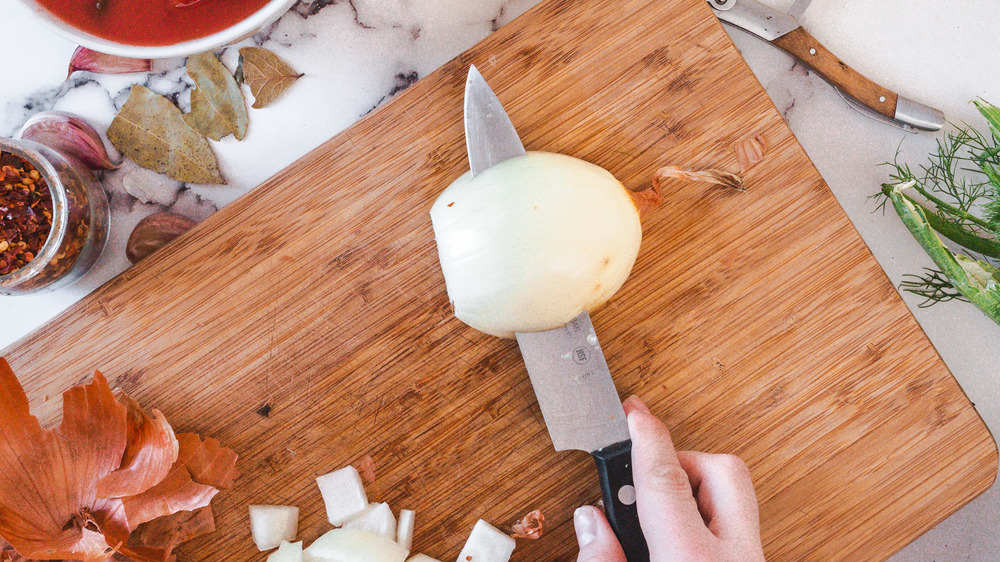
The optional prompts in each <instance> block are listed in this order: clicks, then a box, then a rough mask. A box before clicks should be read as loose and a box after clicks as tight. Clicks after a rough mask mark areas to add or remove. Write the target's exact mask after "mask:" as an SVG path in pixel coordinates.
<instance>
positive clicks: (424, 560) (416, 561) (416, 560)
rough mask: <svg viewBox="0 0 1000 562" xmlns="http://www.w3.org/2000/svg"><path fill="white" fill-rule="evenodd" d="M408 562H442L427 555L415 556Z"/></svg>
mask: <svg viewBox="0 0 1000 562" xmlns="http://www.w3.org/2000/svg"><path fill="white" fill-rule="evenodd" d="M406 562H441V561H440V560H438V559H437V558H431V557H430V556H427V555H426V554H414V555H413V556H411V557H410V559H409V560H407V561H406Z"/></svg>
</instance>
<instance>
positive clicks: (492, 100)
mask: <svg viewBox="0 0 1000 562" xmlns="http://www.w3.org/2000/svg"><path fill="white" fill-rule="evenodd" d="M465 150H466V152H468V154H469V169H470V170H471V171H472V175H473V176H475V175H476V174H478V173H479V172H482V171H483V170H485V169H487V168H489V167H490V166H492V165H494V164H499V163H500V162H503V161H504V160H508V159H510V158H515V157H517V156H524V155H525V150H524V144H522V143H521V137H520V136H519V135H518V134H517V129H515V128H514V124H513V123H511V121H510V117H509V116H508V115H507V112H506V111H504V108H503V105H502V104H501V103H500V100H499V99H498V98H497V95H496V94H494V93H493V89H492V88H490V85H489V84H487V83H486V79H485V78H483V75H482V74H480V73H479V69H477V68H476V66H475V65H472V66H470V67H469V77H468V78H467V79H466V80H465Z"/></svg>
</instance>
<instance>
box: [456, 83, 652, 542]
mask: <svg viewBox="0 0 1000 562" xmlns="http://www.w3.org/2000/svg"><path fill="white" fill-rule="evenodd" d="M465 144H466V149H467V151H468V154H469V168H470V170H471V172H472V174H473V175H475V174H478V173H480V172H482V171H483V170H486V169H488V168H489V167H490V166H493V165H495V164H499V163H500V162H503V161H505V160H508V159H510V158H516V157H518V156H521V155H524V154H525V150H524V144H523V143H522V142H521V138H520V136H519V135H518V134H517V129H515V128H514V124H513V123H512V122H511V120H510V117H509V116H508V115H507V112H506V111H504V108H503V105H502V104H501V103H500V100H499V99H498V98H497V96H496V94H494V93H493V89H492V88H490V86H489V84H487V83H486V80H485V79H484V78H483V76H482V74H480V73H479V70H478V69H476V67H475V66H472V67H470V68H469V76H468V78H467V79H466V83H465ZM515 335H516V337H517V344H518V347H519V348H520V350H521V356H522V357H523V358H524V364H525V367H527V370H528V376H529V378H530V379H531V385H532V387H533V388H534V389H535V397H536V398H537V400H538V405H539V407H540V408H541V410H542V417H543V418H544V419H545V426H546V427H547V428H548V430H549V435H550V436H551V438H552V443H553V445H554V446H555V449H556V450H557V451H564V450H569V449H578V450H581V451H586V452H588V453H591V454H592V455H593V457H594V461H595V463H596V464H597V472H598V477H599V479H600V483H601V496H602V498H603V499H604V512H605V513H606V514H607V517H608V522H609V523H610V524H611V528H612V529H614V531H615V534H616V535H617V536H618V541H619V542H620V543H621V545H622V549H623V550H624V551H625V556H626V558H627V559H628V562H648V560H649V550H648V548H647V546H646V539H645V537H644V536H643V534H642V528H641V527H640V525H639V513H638V510H637V509H636V505H635V487H634V486H633V480H632V441H631V440H630V439H629V434H628V422H627V420H626V419H625V410H624V409H623V408H622V403H621V400H620V399H619V398H618V391H617V389H615V383H614V380H613V379H612V378H611V371H610V370H609V369H608V363H607V361H606V360H605V359H604V353H603V352H602V351H601V345H600V343H599V342H598V341H597V333H596V332H595V331H594V325H593V323H592V322H591V320H590V315H589V314H588V313H587V311H586V310H584V311H583V312H581V313H580V315H579V316H577V317H576V318H574V319H573V320H571V321H570V322H569V323H567V324H566V325H565V326H562V327H560V328H556V329H554V330H547V331H544V332H533V333H517V334H515Z"/></svg>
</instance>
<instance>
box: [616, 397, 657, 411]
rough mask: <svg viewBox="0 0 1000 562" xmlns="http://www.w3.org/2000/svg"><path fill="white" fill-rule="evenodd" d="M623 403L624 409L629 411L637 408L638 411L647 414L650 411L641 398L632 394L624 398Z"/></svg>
mask: <svg viewBox="0 0 1000 562" xmlns="http://www.w3.org/2000/svg"><path fill="white" fill-rule="evenodd" d="M623 405H624V406H625V409H626V410H629V411H631V410H637V411H639V412H645V413H647V414H649V413H651V412H650V411H649V408H648V407H646V405H645V404H644V403H643V402H642V400H640V399H639V397H638V396H636V395H634V394H633V395H632V396H629V397H628V398H626V399H625V402H624V404H623Z"/></svg>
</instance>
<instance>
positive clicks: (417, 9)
mask: <svg viewBox="0 0 1000 562" xmlns="http://www.w3.org/2000/svg"><path fill="white" fill-rule="evenodd" d="M769 1H770V2H772V5H774V6H775V7H777V8H782V9H784V8H787V7H788V5H790V4H791V0H769ZM536 2H537V0H509V1H507V2H504V1H503V0H436V1H435V0H354V1H353V2H351V1H345V0H313V1H311V2H310V1H306V0H303V2H301V3H300V4H299V5H297V6H296V7H295V8H294V9H293V10H292V11H291V12H289V13H288V14H287V15H286V16H285V17H283V18H282V19H281V20H279V21H278V22H277V23H276V24H275V25H274V26H272V27H271V28H269V29H267V30H265V32H262V33H261V34H259V35H258V36H256V37H255V38H253V39H250V40H247V41H246V42H244V43H243V44H240V45H237V46H236V47H239V46H243V45H244V44H251V43H253V42H257V43H258V44H262V45H263V46H265V47H268V48H270V49H272V50H274V51H275V52H277V53H278V54H280V55H281V56H282V57H284V58H285V59H286V60H287V61H289V62H290V63H291V64H292V65H293V66H294V67H296V68H297V69H298V70H299V71H301V72H304V73H305V74H306V76H305V77H304V78H302V79H301V80H300V81H299V82H298V83H296V84H295V85H294V86H293V88H292V90H290V91H289V92H288V93H287V94H286V96H285V97H284V98H283V99H281V100H280V101H279V102H277V103H276V104H275V105H273V106H272V107H269V108H266V109H262V110H251V114H250V130H249V133H248V135H247V137H246V139H245V140H244V141H243V142H240V143H237V142H235V141H234V140H232V138H231V137H230V138H229V139H227V140H224V141H222V142H220V143H213V147H214V148H215V150H216V153H217V154H218V156H219V160H220V163H221V166H222V170H223V173H224V174H225V175H226V177H227V178H228V179H229V182H230V185H229V186H227V187H215V186H196V185H180V184H178V183H176V182H170V181H163V180H161V179H158V178H156V177H154V176H153V175H151V174H146V173H145V172H143V171H136V170H135V168H134V167H126V168H124V169H123V170H121V171H118V172H115V173H113V174H108V175H107V176H106V177H105V180H104V183H105V186H106V189H107V190H108V191H109V193H110V195H111V199H112V206H113V214H114V220H113V227H112V235H111V239H110V241H109V246H108V249H107V250H106V251H105V254H104V256H103V257H102V259H101V262H100V263H99V265H98V267H97V268H95V270H94V271H92V272H91V273H90V274H89V275H88V276H87V277H86V278H84V279H83V280H82V281H81V282H79V283H77V284H76V285H74V286H72V287H70V288H67V289H64V290H62V291H59V292H56V293H49V294H42V295H38V296H26V297H0V348H3V347H5V346H7V345H9V344H10V343H12V342H14V341H16V340H17V339H18V338H20V337H22V336H24V335H25V334H27V333H28V332H30V331H31V330H33V329H34V328H36V327H38V326H39V325H41V324H42V323H44V322H45V321H47V320H48V319H50V318H52V317H53V316H55V315H56V314H58V313H59V312H60V311H62V310H64V309H65V308H66V307H67V306H69V305H70V304H72V303H73V302H75V301H76V300H78V299H80V298H81V297H82V296H84V295H85V294H87V293H88V292H90V291H92V290H93V289H94V288H96V287H98V286H99V285H101V284H102V283H104V282H105V281H107V280H108V279H110V278H111V277H113V276H114V275H116V274H117V273H119V272H121V271H122V270H123V269H125V268H126V267H127V266H128V262H127V261H126V260H125V257H124V244H125V239H126V238H127V236H128V234H129V232H131V229H132V227H133V226H134V225H135V223H136V222H138V220H139V219H140V218H142V217H143V216H145V215H147V214H150V213H153V212H156V211H159V210H162V209H164V208H167V209H171V210H174V211H177V212H180V213H182V214H186V215H189V216H192V217H193V218H196V219H201V218H204V217H205V216H207V215H209V214H211V213H212V212H214V211H215V210H216V209H217V208H218V207H221V206H223V205H225V204H227V203H229V202H231V201H232V200H233V199H235V198H237V197H239V196H240V195H242V194H243V193H245V192H247V191H248V190H250V189H252V188H253V187H254V186H255V185H257V184H258V183H260V182H261V181H263V180H264V179H266V178H267V177H269V176H270V175H272V174H273V173H275V172H277V171H278V170H280V169H282V168H283V167H285V166H286V165H288V164H289V163H291V162H292V161H294V160H295V159H297V158H298V157H300V156H302V155H303V154H305V153H306V152H307V151H308V150H310V149H312V148H314V147H315V146H317V145H318V144H320V143H321V142H323V141H324V140H326V139H327V138H329V137H330V136H332V135H334V134H335V133H337V132H339V131H340V130H342V129H344V128H345V127H347V126H348V125H350V124H351V123H353V122H354V121H356V120H357V119H358V118H359V117H361V116H362V115H364V114H365V113H366V112H367V111H368V110H370V109H371V108H373V107H374V106H376V105H377V104H378V103H381V102H382V101H384V100H385V99H387V98H389V97H391V95H392V94H393V93H394V92H397V91H399V89H400V88H402V87H405V86H406V85H407V84H409V83H410V82H412V81H413V80H414V79H416V78H419V77H421V76H424V75H426V74H428V73H429V72H431V71H432V70H434V69H435V68H437V67H438V66H439V65H441V64H442V63H444V62H445V61H447V60H449V59H450V58H452V57H453V56H455V55H456V54H458V53H459V52H461V51H462V50H464V49H465V48H467V47H469V46H471V45H473V44H474V43H475V42H477V41H478V40H480V39H482V38H483V37H485V36H486V35H488V34H489V33H490V31H491V30H492V29H495V28H496V27H497V26H500V25H503V24H504V23H506V22H508V21H510V20H511V19H513V18H514V17H516V16H517V15H519V14H520V13H522V12H523V11H524V10H526V9H528V8H530V7H531V6H532V5H534V4H535V3H536ZM802 20H803V22H804V24H805V26H806V28H807V29H809V30H810V31H811V32H812V34H813V35H814V36H816V37H817V38H818V39H819V40H820V41H822V42H823V43H824V44H825V45H826V46H827V47H828V48H829V49H830V50H831V51H833V52H834V53H836V54H837V55H838V56H840V57H841V58H842V59H844V60H845V61H847V62H848V63H849V64H851V65H852V66H854V67H855V68H856V69H858V70H859V71H861V72H862V73H863V74H865V75H867V76H868V77H870V78H872V79H874V80H876V81H878V82H880V83H882V84H883V85H885V86H887V87H889V88H891V89H894V90H895V91H898V92H900V93H901V94H903V95H905V96H908V97H910V98H913V99H915V100H918V101H921V102H924V103H927V104H930V105H934V106H936V107H939V108H941V109H943V110H944V111H945V113H946V114H947V116H948V118H949V119H950V120H952V121H955V122H960V121H968V122H970V123H976V124H977V125H979V124H980V123H981V122H979V121H978V119H977V114H976V113H975V110H974V109H973V107H972V106H971V104H969V103H968V102H969V100H972V99H974V98H976V97H983V98H985V99H987V100H991V101H993V102H994V103H1000V57H998V56H997V53H1000V32H998V31H997V29H998V28H997V24H998V22H1000V3H997V2H985V1H982V0H980V1H972V0H956V1H953V2H938V1H935V0H883V1H882V2H869V1H867V0H816V1H815V2H814V4H813V5H812V6H811V7H810V8H809V10H808V11H807V12H806V14H805V16H804V17H803V18H802ZM0 21H2V22H4V24H5V25H4V26H3V27H4V32H3V34H0V52H3V53H5V56H3V57H0V75H2V76H4V77H5V78H4V79H3V80H0V108H2V112H0V136H10V135H11V134H13V133H14V132H15V131H16V130H17V128H18V127H19V126H20V125H21V123H22V122H23V121H24V120H25V119H26V118H27V117H28V116H29V115H31V114H32V113H35V112H37V111H41V110H44V109H61V110H66V111H72V112H75V113H78V114H80V115H83V116H84V117H86V118H88V119H89V120H90V121H91V122H92V123H94V124H95V126H96V127H97V128H98V129H99V130H103V129H105V128H106V127H107V125H108V124H109V123H110V122H111V119H112V117H113V114H114V111H115V110H116V109H117V108H119V107H120V106H121V104H122V103H123V102H124V100H125V97H126V95H127V89H128V87H129V86H130V85H131V84H132V83H133V82H137V81H138V82H141V83H144V84H146V85H147V86H149V87H151V88H152V89H154V90H156V91H158V92H160V93H163V94H176V99H177V100H178V103H179V104H180V105H181V106H182V107H184V108H186V104H187V97H188V95H189V87H190V80H189V79H188V78H187V77H186V76H185V75H184V72H183V70H182V68H181V65H182V62H183V61H179V60H178V61H161V62H159V63H158V64H157V69H158V72H156V73H154V74H152V75H149V76H146V75H129V76H97V75H91V74H88V73H77V74H75V75H74V76H73V77H71V78H70V79H69V80H66V79H65V72H66V65H67V62H68V60H69V56H70V53H71V52H72V50H73V48H74V45H72V44H70V43H69V42H67V41H65V40H63V39H61V38H59V37H57V36H55V35H53V34H52V33H50V32H49V31H48V30H47V29H44V28H42V27H40V26H39V25H38V24H36V23H34V22H33V21H31V19H30V18H29V17H27V13H26V12H25V11H24V10H23V9H22V8H21V7H20V6H18V5H16V2H15V0H0ZM729 31H730V35H731V36H732V37H733V40H734V41H735V43H736V45H737V46H738V47H739V49H740V50H741V52H742V53H743V55H744V56H745V58H746V59H747V61H748V63H749V64H750V67H751V68H752V69H753V71H754V72H755V73H756V75H757V77H758V78H759V79H760V81H761V83H762V84H763V85H764V86H765V88H766V89H767V91H768V94H769V95H770V96H771V98H772V99H773V100H774V102H775V104H776V105H777V107H778V108H779V110H781V112H782V114H783V115H784V116H785V118H786V119H787V120H788V122H789V124H790V126H791V128H792V130H793V131H794V132H795V135H796V136H797V137H798V139H799V141H800V142H801V143H802V145H803V146H804V147H805V149H806V152H807V153H808V154H809V156H810V157H811V158H812V160H813V162H814V163H815V164H816V166H817V167H818V168H819V170H820V172H821V173H822V174H823V177H824V178H825V179H826V181H827V183H828V184H829V185H830V187H831V188H832V189H833V191H834V193H835V194H836V196H837V198H838V200H839V201H840V203H841V205H843V207H844V208H845V210H846V211H847V213H848V215H849V216H850V218H851V220H852V221H853V222H854V224H855V226H856V227H857V229H858V231H859V232H860V233H861V235H862V236H863V237H864V239H865V241H866V242H867V243H868V245H869V247H870V248H871V250H872V252H873V253H874V254H875V257H876V258H877V259H878V261H879V263H880V264H881V265H882V267H883V268H884V269H885V271H886V273H887V274H888V275H889V277H890V278H891V279H892V281H893V282H894V283H898V282H899V281H900V279H901V277H902V275H903V274H905V273H907V272H918V271H919V270H920V269H921V268H922V267H924V266H928V265H930V264H931V262H930V261H929V259H928V258H927V257H926V256H925V255H924V254H923V252H922V250H921V249H920V248H919V246H918V245H917V244H916V242H914V241H913V240H912V238H910V236H909V235H908V233H907V232H906V231H905V229H904V228H903V226H902V225H901V224H900V222H899V220H898V219H897V218H896V217H895V216H894V215H892V214H891V213H890V214H889V215H885V216H883V215H882V214H881V213H874V212H873V210H874V206H873V205H872V204H871V203H870V202H868V201H866V198H867V196H868V195H870V194H872V193H874V192H876V191H877V189H878V185H879V183H881V182H882V181H884V180H885V178H886V170H885V169H880V168H879V167H878V166H877V165H878V164H879V163H881V162H885V161H887V160H890V159H892V157H893V154H894V153H895V151H896V148H897V147H900V150H901V157H902V158H903V159H906V160H908V161H911V162H914V163H919V162H922V161H923V158H924V156H925V155H926V154H927V152H928V151H929V150H930V149H931V148H933V146H934V142H935V136H934V135H932V134H926V133H924V134H920V135H909V134H906V133H903V132H902V131H899V130H898V129H894V128H891V127H888V126H885V125H882V124H879V123H876V122H874V121H872V120H869V119H867V118H865V117H863V116H861V115H859V114H857V113H855V112H854V111H853V110H851V109H849V108H848V107H847V106H846V105H845V104H844V102H843V101H842V100H841V99H840V98H839V96H838V95H837V94H836V93H835V92H834V91H833V90H832V89H831V88H830V87H829V86H828V85H827V84H825V83H824V82H823V81H822V80H820V79H818V78H817V77H816V76H814V75H812V74H811V73H809V72H806V71H805V69H803V68H802V67H801V66H800V65H796V64H794V62H793V61H792V60H791V59H790V58H789V57H787V56H786V55H784V54H783V53H781V52H780V51H778V50H776V49H774V48H772V47H770V46H768V45H765V44H763V43H761V42H759V41H758V40H757V39H754V38H752V37H750V36H748V35H747V34H745V33H743V32H741V31H738V30H732V29H730V30H729ZM235 51H236V49H235V48H229V49H227V50H226V51H225V52H224V53H223V55H222V60H223V62H225V63H226V64H228V65H229V66H230V67H231V68H232V67H234V66H235V59H236V52H235ZM126 177H128V178H130V179H129V180H127V181H124V183H125V184H128V185H129V186H134V185H141V186H142V187H143V190H144V191H145V193H140V192H139V191H137V190H136V189H135V188H134V187H130V188H129V189H130V190H131V191H132V192H133V193H132V194H130V193H128V192H127V191H126V189H125V187H124V185H123V180H124V179H125V178H126ZM135 195H139V196H140V197H142V198H143V199H151V200H150V201H140V200H139V199H137V198H136V196H135ZM904 299H905V300H906V302H907V304H908V305H910V307H911V309H912V310H913V311H914V314H915V315H916V317H917V319H918V320H919V321H920V324H921V326H922V327H923V328H924V330H925V331H926V332H927V334H928V336H929V337H930V338H931V341H932V342H933V343H934V345H935V346H936V347H937V349H938V351H939V352H940V354H941V356H942V357H943V358H944V360H945V362H946V363H947V364H948V366H949V367H950V368H951V370H952V372H953V373H954V375H955V377H956V378H957V379H958V381H959V382H960V383H961V385H962V387H963V388H964V389H965V391H966V392H967V393H968V395H969V396H970V398H971V399H972V401H973V402H974V403H976V405H977V407H978V409H979V411H980V413H981V414H982V416H983V418H984V419H985V420H986V423H987V424H988V425H989V426H990V427H991V428H992V429H993V431H994V433H996V432H998V431H1000V376H998V375H1000V327H998V326H997V325H995V324H993V323H991V322H990V321H989V320H988V319H987V318H986V317H985V316H984V315H982V314H980V313H979V312H978V310H976V309H975V308H974V307H973V306H971V305H969V304H965V303H957V302H952V303H947V304H943V305H938V306H935V307H932V308H929V309H918V308H917V306H916V305H917V303H918V302H919V299H917V298H914V297H912V296H911V295H904ZM998 489H1000V488H994V489H991V490H990V491H989V492H987V493H986V494H984V495H983V496H981V497H980V498H978V499H976V500H975V501H973V502H972V503H971V504H969V505H968V506H966V507H965V508H963V509H962V510H960V511H959V512H958V513H956V514H954V515H952V516H951V517H950V518H948V519H947V520H945V521H944V522H943V523H941V524H939V525H938V526H937V527H936V528H934V529H933V530H931V531H930V532H928V533H926V534H925V535H924V536H922V537H921V538H919V539H918V540H917V541H915V542H914V543H913V544H911V545H910V546H908V547H906V548H905V549H904V550H903V551H901V552H900V553H898V554H897V555H896V556H895V557H894V558H893V560H896V561H932V560H977V561H978V560H1000V526H998V525H997V523H998V522H1000V491H998Z"/></svg>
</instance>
